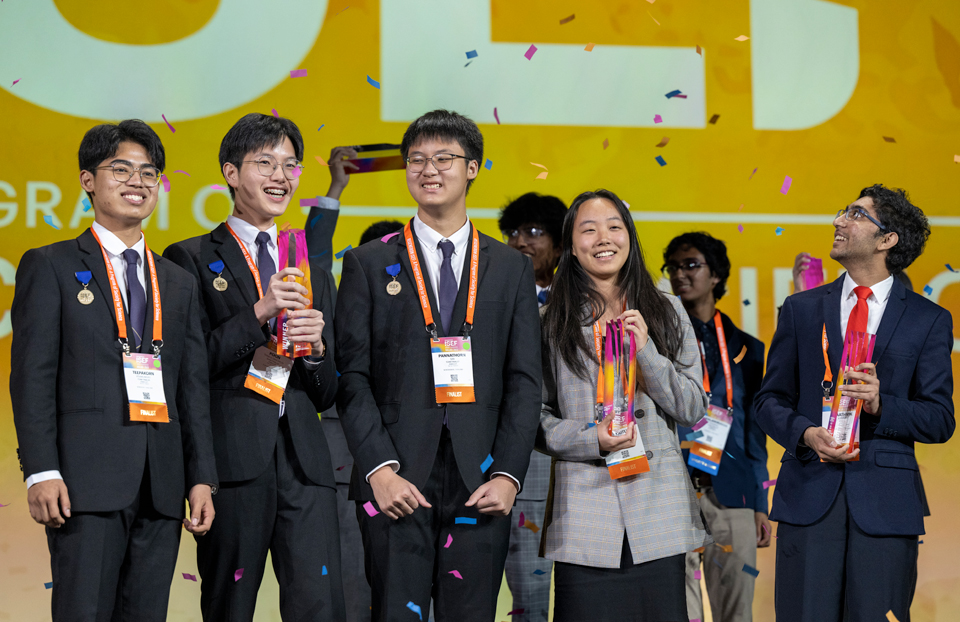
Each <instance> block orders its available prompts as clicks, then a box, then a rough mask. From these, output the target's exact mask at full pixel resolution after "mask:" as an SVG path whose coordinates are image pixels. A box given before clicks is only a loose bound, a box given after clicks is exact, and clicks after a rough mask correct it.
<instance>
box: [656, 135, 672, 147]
mask: <svg viewBox="0 0 960 622" xmlns="http://www.w3.org/2000/svg"><path fill="white" fill-rule="evenodd" d="M668 142H670V138H669V137H667V136H664V137H663V138H661V139H660V142H658V143H657V144H656V145H654V147H666V146H667V143H668Z"/></svg>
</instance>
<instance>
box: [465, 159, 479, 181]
mask: <svg viewBox="0 0 960 622" xmlns="http://www.w3.org/2000/svg"><path fill="white" fill-rule="evenodd" d="M479 172H480V163H479V162H477V161H476V160H470V161H469V162H467V179H476V178H477V173H479Z"/></svg>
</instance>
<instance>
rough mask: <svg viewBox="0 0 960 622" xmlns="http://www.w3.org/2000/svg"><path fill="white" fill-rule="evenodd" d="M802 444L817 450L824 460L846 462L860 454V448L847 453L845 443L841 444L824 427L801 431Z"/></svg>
mask: <svg viewBox="0 0 960 622" xmlns="http://www.w3.org/2000/svg"><path fill="white" fill-rule="evenodd" d="M803 444H804V445H806V446H807V447H809V448H810V449H812V450H814V451H815V452H817V455H818V456H820V459H821V460H823V461H824V462H840V463H843V462H848V461H850V460H853V459H854V458H856V457H857V456H859V455H860V448H859V447H858V448H856V449H854V450H853V451H852V452H850V453H847V445H841V444H839V443H837V441H836V440H835V439H834V438H833V435H831V434H830V433H829V432H827V429H826V428H821V427H809V428H807V429H806V430H805V431H804V432H803Z"/></svg>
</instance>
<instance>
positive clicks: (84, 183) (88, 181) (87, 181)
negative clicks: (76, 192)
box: [80, 171, 97, 193]
mask: <svg viewBox="0 0 960 622" xmlns="http://www.w3.org/2000/svg"><path fill="white" fill-rule="evenodd" d="M96 183H97V178H96V175H95V174H94V173H93V172H92V171H80V187H81V188H83V189H84V191H86V192H90V193H93V188H94V186H95V185H96Z"/></svg>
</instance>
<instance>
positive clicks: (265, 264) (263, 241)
mask: <svg viewBox="0 0 960 622" xmlns="http://www.w3.org/2000/svg"><path fill="white" fill-rule="evenodd" d="M269 244H270V234H269V233H267V232H266V231H261V232H260V233H258V234H257V271H258V272H259V273H260V287H261V288H262V289H263V293H264V295H266V293H267V286H268V285H269V284H270V277H272V276H273V275H274V274H276V273H277V265H276V264H275V263H273V257H271V256H270V246H269ZM269 324H270V330H271V331H275V330H276V326H277V319H276V318H270V322H269Z"/></svg>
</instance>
